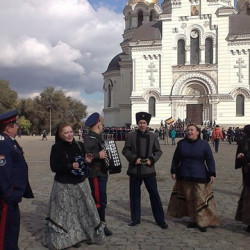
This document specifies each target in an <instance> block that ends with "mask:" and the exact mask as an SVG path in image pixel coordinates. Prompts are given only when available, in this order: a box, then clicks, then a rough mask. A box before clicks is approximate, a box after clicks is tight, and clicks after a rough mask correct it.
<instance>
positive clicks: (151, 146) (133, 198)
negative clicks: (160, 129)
mask: <svg viewBox="0 0 250 250" xmlns="http://www.w3.org/2000/svg"><path fill="white" fill-rule="evenodd" d="M150 119H151V115H150V114H149V113H146V112H138V113H136V123H137V125H138V130H136V131H132V132H129V133H128V134H127V137H126V140H125V145H124V148H123V150H122V154H123V155H124V156H125V157H126V159H127V160H128V162H129V167H128V171H127V174H128V175H129V177H130V180H129V195H130V212H131V222H130V223H129V224H128V225H129V226H136V225H137V224H140V223H141V184H142V182H144V184H145V186H146V188H147V191H148V193H149V196H150V203H151V207H152V211H153V215H154V219H155V221H156V223H157V225H158V226H159V227H161V228H162V229H167V228H168V225H167V224H166V222H165V217H164V211H163V207H162V202H161V198H160V195H159V193H158V189H157V182H156V171H155V163H156V162H157V161H158V160H159V158H160V157H161V155H162V151H161V148H160V144H159V140H158V138H157V135H156V134H155V133H152V132H149V131H148V125H149V122H150Z"/></svg>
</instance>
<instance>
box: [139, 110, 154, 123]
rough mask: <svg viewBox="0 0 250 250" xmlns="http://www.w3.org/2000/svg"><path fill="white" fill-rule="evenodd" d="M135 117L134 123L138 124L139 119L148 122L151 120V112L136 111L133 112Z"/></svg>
mask: <svg viewBox="0 0 250 250" xmlns="http://www.w3.org/2000/svg"><path fill="white" fill-rule="evenodd" d="M135 117H136V124H138V122H139V121H140V120H145V121H146V122H147V124H149V122H150V120H151V114H149V113H147V112H138V113H136V114H135Z"/></svg>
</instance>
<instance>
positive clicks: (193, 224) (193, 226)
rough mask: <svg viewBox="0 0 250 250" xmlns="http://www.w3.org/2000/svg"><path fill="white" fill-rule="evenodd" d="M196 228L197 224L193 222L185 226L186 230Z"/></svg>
mask: <svg viewBox="0 0 250 250" xmlns="http://www.w3.org/2000/svg"><path fill="white" fill-rule="evenodd" d="M195 227H197V224H196V223H195V222H189V223H188V225H187V228H195Z"/></svg>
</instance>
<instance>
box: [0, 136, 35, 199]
mask: <svg viewBox="0 0 250 250" xmlns="http://www.w3.org/2000/svg"><path fill="white" fill-rule="evenodd" d="M22 197H25V198H34V195H33V192H32V190H31V187H30V184H29V180H28V166H27V163H26V161H25V159H24V156H23V150H22V148H21V147H20V145H19V144H18V143H17V141H16V140H13V139H12V138H11V137H9V136H8V135H6V134H4V133H0V199H3V200H4V201H5V202H6V203H18V202H20V201H21V200H22Z"/></svg>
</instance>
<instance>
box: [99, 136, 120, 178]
mask: <svg viewBox="0 0 250 250" xmlns="http://www.w3.org/2000/svg"><path fill="white" fill-rule="evenodd" d="M102 147H103V149H104V150H106V153H107V156H108V157H107V158H106V159H105V165H106V167H107V169H108V170H109V174H118V173H121V169H122V164H121V160H120V156H119V153H118V150H117V147H116V143H115V141H114V140H105V141H104V144H103V145H102Z"/></svg>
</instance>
